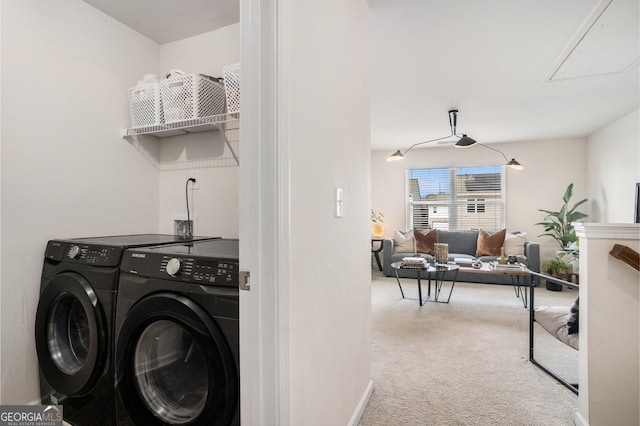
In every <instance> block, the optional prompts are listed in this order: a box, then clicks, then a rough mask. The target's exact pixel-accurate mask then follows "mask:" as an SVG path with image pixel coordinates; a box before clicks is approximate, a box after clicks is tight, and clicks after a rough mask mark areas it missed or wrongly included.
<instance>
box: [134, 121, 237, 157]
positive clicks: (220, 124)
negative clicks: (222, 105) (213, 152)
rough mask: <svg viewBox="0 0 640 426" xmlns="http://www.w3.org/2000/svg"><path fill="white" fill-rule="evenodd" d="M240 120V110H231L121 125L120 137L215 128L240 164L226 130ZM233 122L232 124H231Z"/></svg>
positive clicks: (181, 133)
mask: <svg viewBox="0 0 640 426" xmlns="http://www.w3.org/2000/svg"><path fill="white" fill-rule="evenodd" d="M239 120H240V112H239V111H238V112H231V113H226V114H218V115H209V116H207V117H200V118H191V119H188V120H180V121H174V122H171V123H163V124H154V125H151V126H139V127H129V128H127V127H123V128H122V137H123V138H132V139H134V140H135V136H140V135H150V136H155V137H158V138H167V137H169V136H179V135H185V134H187V133H198V132H210V131H213V130H217V131H219V132H220V134H221V135H222V137H223V138H224V141H225V143H226V145H227V147H228V149H229V151H230V152H231V154H232V155H233V158H234V160H235V162H236V165H238V166H239V165H240V160H239V159H238V155H237V154H236V152H235V150H234V149H233V146H232V145H231V142H230V141H229V138H228V137H227V134H226V131H227V130H237V128H238V126H237V124H238V121H239ZM232 124H234V125H232Z"/></svg>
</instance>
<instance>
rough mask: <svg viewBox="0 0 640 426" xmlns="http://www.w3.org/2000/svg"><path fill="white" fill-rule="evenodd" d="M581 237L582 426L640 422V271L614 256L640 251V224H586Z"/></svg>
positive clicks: (582, 228) (580, 406) (579, 415)
mask: <svg viewBox="0 0 640 426" xmlns="http://www.w3.org/2000/svg"><path fill="white" fill-rule="evenodd" d="M577 233H578V236H579V237H580V260H581V261H580V275H581V277H580V359H579V363H580V377H579V382H580V398H579V407H578V413H577V414H576V419H577V420H578V421H577V422H576V424H585V425H588V424H591V425H594V426H596V425H621V426H622V425H637V424H639V422H640V414H639V413H638V401H640V364H639V363H638V359H639V357H640V353H639V352H640V350H639V348H640V337H639V336H640V324H639V323H640V299H639V296H640V291H639V286H638V271H636V270H635V269H634V268H632V267H631V266H630V265H628V264H626V263H624V262H622V261H621V260H619V259H615V258H613V257H612V256H610V255H609V251H610V250H611V249H612V248H613V246H614V244H622V245H625V246H628V247H630V248H631V249H633V250H635V251H640V225H637V224H600V223H596V224H593V223H585V224H584V226H580V227H578V229H577Z"/></svg>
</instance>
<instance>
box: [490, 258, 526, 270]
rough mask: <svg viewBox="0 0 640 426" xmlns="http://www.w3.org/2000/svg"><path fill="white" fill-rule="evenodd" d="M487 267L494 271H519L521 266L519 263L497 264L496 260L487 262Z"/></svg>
mask: <svg viewBox="0 0 640 426" xmlns="http://www.w3.org/2000/svg"><path fill="white" fill-rule="evenodd" d="M489 267H490V268H491V269H495V270H521V269H522V265H520V264H519V263H515V264H511V263H499V262H498V261H497V260H494V261H492V262H489Z"/></svg>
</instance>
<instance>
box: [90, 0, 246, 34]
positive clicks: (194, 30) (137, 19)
mask: <svg viewBox="0 0 640 426" xmlns="http://www.w3.org/2000/svg"><path fill="white" fill-rule="evenodd" d="M84 1H85V2H87V3H89V4H90V5H92V6H93V7H95V8H96V9H99V10H101V11H103V12H104V13H106V14H107V15H109V16H111V17H113V18H115V19H116V20H118V21H120V22H122V23H123V24H125V25H126V26H128V27H130V28H132V29H134V30H136V31H137V32H139V33H140V34H144V35H145V36H147V37H149V38H150V39H151V40H154V41H155V42H157V43H158V44H165V43H170V42H172V41H176V40H182V39H184V38H187V37H193V36H195V35H198V34H203V33H206V32H209V31H213V30H217V29H218V28H222V27H225V26H227V25H231V24H235V23H237V22H239V21H240V0H181V1H176V0H84Z"/></svg>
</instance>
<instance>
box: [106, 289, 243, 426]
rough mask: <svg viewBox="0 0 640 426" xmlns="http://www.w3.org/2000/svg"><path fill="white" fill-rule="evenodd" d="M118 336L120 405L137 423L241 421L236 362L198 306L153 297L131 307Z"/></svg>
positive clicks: (209, 425)
mask: <svg viewBox="0 0 640 426" xmlns="http://www.w3.org/2000/svg"><path fill="white" fill-rule="evenodd" d="M118 336H119V337H118V343H117V346H116V352H117V354H116V374H117V379H116V383H117V385H116V386H117V391H118V395H119V397H118V403H119V404H124V405H125V406H126V409H127V412H128V416H129V417H130V418H131V419H132V420H133V421H134V423H135V424H144V425H156V424H157V425H161V424H162V425H167V424H168V425H182V424H189V425H207V426H212V425H230V424H233V423H235V422H236V420H234V419H237V416H238V414H237V407H238V374H237V370H236V364H235V361H234V358H233V356H232V353H231V350H230V348H229V345H228V344H227V342H226V340H225V338H224V335H223V334H222V332H221V331H220V329H219V327H218V326H217V325H216V323H215V322H214V320H213V319H212V318H211V316H210V315H208V314H207V313H206V312H205V311H204V310H203V309H202V308H201V307H200V306H199V305H197V304H196V303H194V302H193V301H191V300H190V299H188V298H186V297H184V296H182V295H176V294H171V293H159V294H154V295H151V296H149V297H147V298H145V299H143V300H142V301H140V302H139V303H137V304H136V305H135V306H134V307H133V308H132V309H131V311H130V312H129V313H128V314H127V316H126V318H125V320H124V322H123V323H122V327H121V329H120V332H119V335H118ZM118 411H119V412H120V413H121V412H122V410H121V409H120V407H119V408H118Z"/></svg>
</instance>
